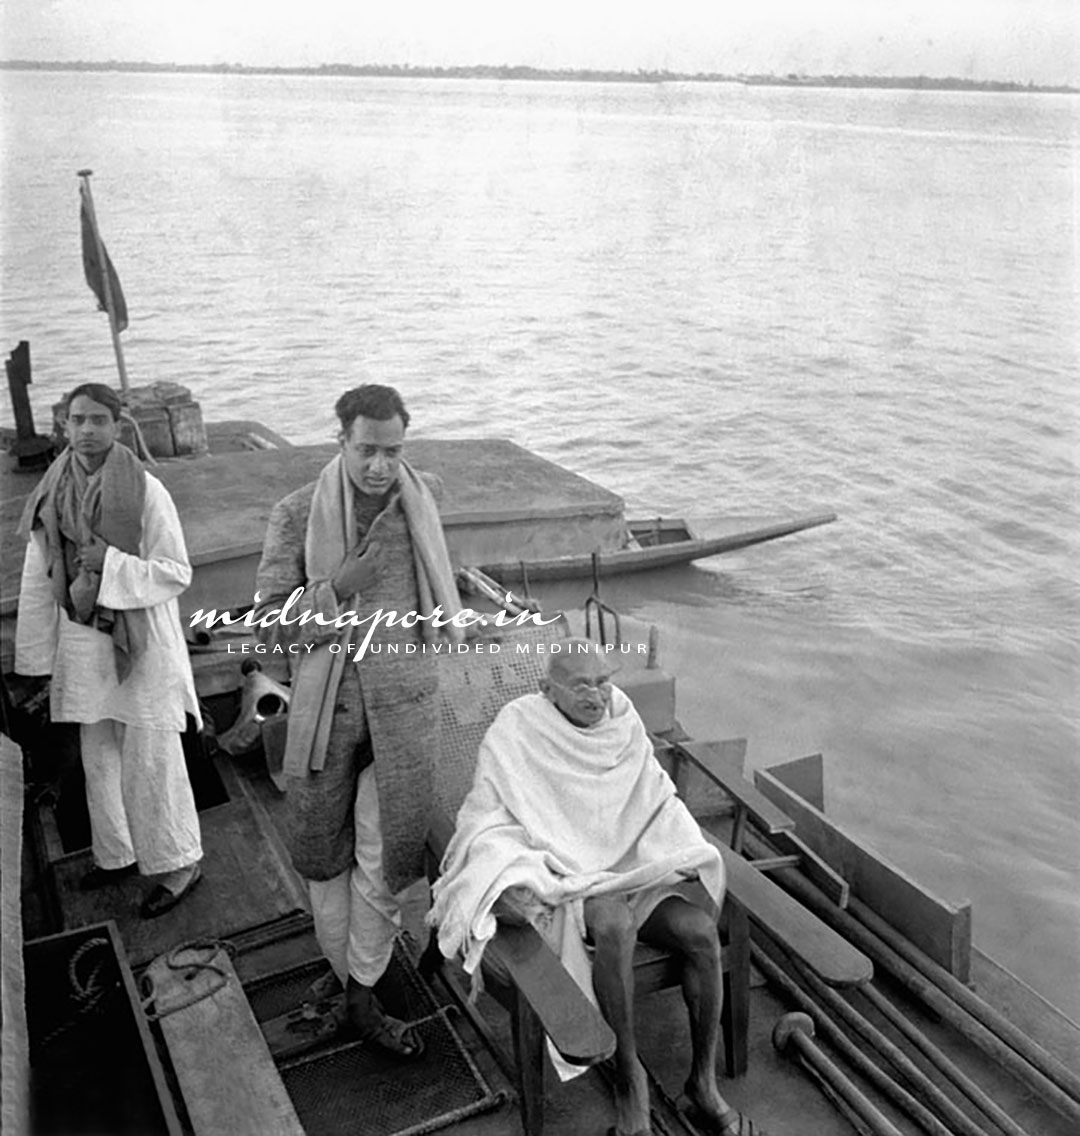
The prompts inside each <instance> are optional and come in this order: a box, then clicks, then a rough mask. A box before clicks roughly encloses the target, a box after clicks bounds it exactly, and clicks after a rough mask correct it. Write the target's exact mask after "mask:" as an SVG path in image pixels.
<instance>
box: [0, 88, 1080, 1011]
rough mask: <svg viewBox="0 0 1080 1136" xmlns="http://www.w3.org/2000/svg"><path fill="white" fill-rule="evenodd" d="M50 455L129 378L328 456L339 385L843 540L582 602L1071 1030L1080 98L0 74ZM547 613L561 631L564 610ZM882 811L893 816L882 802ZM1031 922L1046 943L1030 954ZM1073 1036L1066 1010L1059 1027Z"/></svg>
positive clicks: (756, 556)
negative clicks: (813, 787) (98, 253)
mask: <svg viewBox="0 0 1080 1136" xmlns="http://www.w3.org/2000/svg"><path fill="white" fill-rule="evenodd" d="M0 93H2V107H0V112H2V114H3V119H4V123H5V131H6V135H7V138H6V143H5V145H6V151H5V157H6V163H5V167H4V206H5V208H4V210H3V216H2V218H0V225H2V230H0V232H2V238H3V239H2V243H0V258H2V259H0V265H2V273H3V277H2V279H3V288H4V310H3V314H2V316H0V328H2V330H3V333H4V339H5V341H6V342H7V343H9V344H10V345H14V343H15V342H16V341H17V340H18V339H29V340H30V341H31V344H32V351H33V361H34V375H35V382H34V387H33V388H32V393H33V396H34V399H33V400H34V406H35V413H36V415H37V418H38V421H39V423H43V422H44V421H46V420H47V407H48V405H49V403H50V402H51V401H52V400H53V399H54V398H55V397H57V396H58V395H59V394H61V393H62V392H63V391H64V390H65V389H66V388H69V387H70V386H71V385H73V384H74V383H75V382H76V381H81V380H84V379H87V378H95V379H103V380H105V381H110V380H111V378H112V373H113V372H112V362H111V352H110V344H109V338H108V334H107V330H106V325H105V323H104V319H103V317H101V316H99V315H97V314H96V313H94V312H93V302H92V299H91V297H90V295H89V292H88V291H87V290H86V288H85V286H84V284H83V282H82V278H81V267H80V264H79V259H78V243H77V233H78V230H77V223H76V222H77V217H76V179H75V177H74V173H75V170H76V169H77V168H79V167H82V166H90V167H92V168H94V169H95V170H96V176H95V179H94V187H95V193H96V200H97V205H98V212H99V217H100V220H101V224H102V227H103V231H104V235H105V238H106V240H107V242H108V244H109V247H110V250H111V252H112V254H113V258H114V260H115V261H116V263H117V266H118V268H119V271H120V275H121V279H122V281H123V284H124V288H125V292H126V295H127V298H128V302H129V307H130V309H131V315H132V325H131V328H130V330H129V331H128V332H127V333H126V334H125V336H124V341H125V345H126V350H127V358H128V364H129V368H130V371H131V374H132V378H133V381H134V382H148V381H152V380H155V379H171V380H175V381H179V382H182V383H184V384H186V385H188V386H189V387H191V388H192V390H193V391H194V392H195V394H196V396H197V397H198V398H200V400H201V401H202V403H203V406H204V409H205V410H206V411H207V412H208V415H209V416H212V417H219V418H220V417H257V418H261V419H263V420H264V421H266V422H267V423H268V424H270V425H271V426H274V427H276V428H277V429H279V430H281V431H282V432H284V433H286V434H287V435H289V436H290V437H292V438H294V439H295V440H297V441H322V440H327V439H329V438H330V437H331V436H332V432H333V423H332V409H331V408H332V402H333V399H334V397H336V394H337V393H339V391H340V390H341V389H343V388H344V387H345V386H346V385H351V384H353V383H354V382H356V381H360V380H361V379H362V378H364V377H371V378H377V379H381V380H385V381H388V382H392V383H394V384H396V385H398V386H400V387H401V388H402V389H403V391H404V393H405V395H406V398H407V399H408V400H409V401H410V403H411V404H412V406H413V408H414V411H415V427H414V429H415V432H417V433H423V434H438V435H442V436H454V437H469V436H477V435H503V436H509V437H512V438H514V439H515V440H517V441H519V442H521V443H523V444H525V445H527V446H529V447H530V448H532V449H534V450H537V451H539V452H541V453H543V454H545V455H546V456H548V457H550V458H552V459H554V460H557V461H560V462H562V463H564V464H565V465H567V466H569V467H571V468H573V469H575V470H577V471H578V472H580V473H582V474H584V475H586V476H589V477H592V478H594V479H596V480H597V481H600V482H602V483H603V484H604V485H606V486H608V487H610V488H615V489H617V490H618V491H620V492H621V493H623V494H624V495H625V496H626V498H627V500H628V502H629V503H630V505H631V508H632V509H633V510H634V511H643V512H649V513H651V512H683V513H688V514H692V515H693V516H694V517H695V518H697V519H699V520H700V522H701V527H702V528H703V529H704V528H707V523H708V520H709V518H710V517H711V516H713V517H714V516H718V515H721V514H724V513H732V512H734V513H765V512H770V511H780V510H796V509H810V508H817V507H824V508H833V509H835V510H836V511H837V512H839V513H840V514H841V517H842V521H841V523H840V524H837V525H834V526H831V527H829V528H826V529H821V530H815V532H814V533H812V534H807V535H805V536H803V537H800V538H795V539H794V540H790V541H787V542H780V543H778V544H776V545H772V546H769V547H768V548H767V549H759V550H756V551H751V552H747V553H743V554H740V555H737V556H732V557H727V558H724V559H721V560H718V561H714V562H712V563H711V564H708V565H706V566H705V567H704V568H697V569H693V570H686V571H682V572H676V573H669V574H666V575H665V576H664V577H663V578H661V579H660V580H655V579H654V580H652V581H650V582H648V583H646V584H642V583H641V582H624V583H623V584H620V585H617V586H613V588H612V598H614V599H617V601H618V602H619V603H620V605H621V606H623V607H624V608H626V610H628V611H630V612H632V613H633V614H635V615H637V616H639V617H640V618H643V619H649V620H659V621H661V622H662V623H663V625H664V627H665V643H666V652H667V658H668V659H669V661H670V662H671V663H672V665H673V666H676V667H677V668H678V669H679V673H680V674H682V675H687V676H689V675H706V676H708V679H706V680H705V681H693V680H690V679H689V677H687V678H685V679H683V680H682V682H681V685H680V695H681V705H682V706H683V707H684V712H685V714H686V717H687V720H688V721H689V722H690V723H691V725H693V726H694V727H695V728H697V729H701V730H703V731H707V730H713V731H717V732H721V731H728V732H746V733H748V734H749V736H750V738H751V746H752V749H751V752H752V755H753V760H754V761H755V762H756V763H764V762H767V761H768V760H773V759H779V758H782V757H784V756H793V755H795V754H796V753H798V752H810V751H811V750H825V752H826V753H827V754H828V757H829V762H830V765H829V778H830V784H831V785H833V787H834V793H833V801H834V803H835V804H834V806H831V807H834V808H835V811H836V812H837V813H838V814H839V815H841V816H842V817H843V819H844V820H845V821H846V822H848V823H850V824H851V825H852V826H853V827H855V828H856V829H858V830H859V831H861V832H863V833H864V834H867V833H869V834H872V835H873V837H874V839H875V840H876V841H877V842H878V843H879V844H880V846H881V847H882V848H883V849H884V850H885V851H887V852H888V853H889V854H890V855H892V856H894V857H895V858H896V859H898V860H900V862H901V863H903V864H904V866H905V867H907V868H908V869H909V870H912V871H914V872H915V874H916V875H918V876H919V877H920V878H922V879H925V880H929V881H930V882H931V883H933V884H934V885H935V886H937V887H939V888H940V890H942V891H943V892H944V893H945V894H947V895H949V896H950V897H951V898H953V899H960V898H963V897H964V895H965V894H966V895H970V896H972V897H973V898H974V899H975V901H976V903H975V912H976V936H977V939H978V941H979V942H981V943H984V944H988V945H989V946H990V947H991V948H992V949H994V950H995V952H996V953H1000V954H1002V955H1003V956H1004V957H1005V958H1006V961H1008V962H1009V963H1011V964H1012V965H1013V966H1014V967H1016V968H1017V969H1019V970H1021V972H1022V973H1023V974H1024V975H1025V977H1027V978H1028V979H1029V981H1032V982H1033V983H1034V984H1036V985H1037V986H1040V987H1041V988H1042V989H1044V990H1046V991H1047V992H1048V993H1050V994H1051V995H1052V996H1055V997H1056V998H1057V999H1058V1000H1059V1001H1062V1000H1063V999H1062V998H1061V990H1062V988H1063V986H1064V985H1065V984H1064V983H1063V982H1062V981H1061V979H1062V978H1063V976H1066V975H1068V974H1069V973H1070V971H1071V969H1072V968H1073V966H1074V963H1075V960H1076V950H1075V948H1076V943H1077V941H1078V935H1080V927H1078V919H1077V904H1076V899H1075V882H1076V869H1077V866H1078V861H1080V849H1078V846H1077V841H1076V837H1075V835H1074V817H1075V815H1076V807H1077V804H1078V800H1077V796H1078V793H1077V760H1076V756H1077V747H1076V720H1075V716H1074V706H1075V695H1076V685H1077V684H1076V674H1077V670H1076V649H1077V645H1076V631H1077V623H1078V620H1077V588H1076V584H1077V581H1076V572H1075V564H1076V562H1077V553H1078V548H1077V543H1078V537H1077V533H1078V531H1080V530H1078V526H1077V511H1078V510H1077V471H1076V454H1077V450H1076V440H1077V432H1076V421H1075V415H1076V398H1075V394H1074V390H1075V382H1076V344H1077V337H1076V336H1077V317H1076V313H1077V310H1078V308H1077V299H1078V297H1077V279H1078V276H1077V272H1076V264H1075V261H1074V250H1075V248H1076V244H1075V233H1074V230H1073V223H1074V221H1073V218H1074V212H1073V210H1074V201H1073V194H1074V189H1073V186H1074V164H1073V163H1074V159H1075V140H1076V122H1077V118H1076V113H1075V106H1076V103H1075V101H1073V100H1070V99H1068V98H1065V97H1051V96H1037V97H1036V96H1022V95H971V94H967V95H965V94H946V93H940V92H939V93H927V92H923V93H904V92H875V91H791V90H784V89H772V90H770V89H768V88H743V87H737V86H719V85H716V86H697V85H681V84H665V85H659V86H645V85H600V84H584V85H575V84H543V83H535V84H526V83H521V84H505V85H500V84H497V83H484V82H462V83H454V82H445V83H438V82H422V81H418V82H411V81H410V82H399V81H380V80H371V81H365V80H339V79H315V78H260V77H232V78H228V77H211V76H132V75H128V76H117V75H104V74H101V75H90V74H87V75H78V74H65V75H44V74H16V73H3V74H0ZM570 598H571V599H573V600H574V601H575V602H579V601H580V597H578V596H572V597H570ZM885 803H887V806H886V805H885ZM1032 927H1039V928H1040V931H1039V939H1038V941H1037V942H1036V941H1033V940H1032V938H1031V936H1032V934H1033V932H1032ZM1077 1006H1078V1003H1077V1002H1076V1001H1075V1000H1073V1002H1072V1004H1071V1007H1070V1008H1074V1009H1075V1008H1076V1007H1077Z"/></svg>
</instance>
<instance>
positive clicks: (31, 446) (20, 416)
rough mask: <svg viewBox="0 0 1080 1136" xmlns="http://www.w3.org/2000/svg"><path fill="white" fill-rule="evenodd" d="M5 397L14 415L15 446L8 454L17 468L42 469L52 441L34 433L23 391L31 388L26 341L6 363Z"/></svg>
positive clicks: (28, 346) (26, 396)
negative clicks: (13, 459) (16, 463)
mask: <svg viewBox="0 0 1080 1136" xmlns="http://www.w3.org/2000/svg"><path fill="white" fill-rule="evenodd" d="M6 368H7V380H8V393H9V395H10V396H11V408H12V410H13V411H14V412H15V443H14V445H13V446H12V447H11V452H12V453H13V454H14V455H15V457H16V460H17V461H18V464H19V465H20V466H34V465H44V464H46V463H47V461H48V459H49V456H50V454H51V452H52V448H53V443H52V439H51V438H45V437H42V436H41V435H39V434H38V433H37V432H36V431H35V430H34V412H33V410H32V409H31V407H30V396H29V394H27V392H26V388H27V387H28V386H29V385H30V382H31V379H30V344H29V343H27V341H26V340H25V339H22V340H20V341H19V345H18V346H17V347H16V348H15V350H14V351H12V353H11V355H10V356H9V357H8V359H7V361H6Z"/></svg>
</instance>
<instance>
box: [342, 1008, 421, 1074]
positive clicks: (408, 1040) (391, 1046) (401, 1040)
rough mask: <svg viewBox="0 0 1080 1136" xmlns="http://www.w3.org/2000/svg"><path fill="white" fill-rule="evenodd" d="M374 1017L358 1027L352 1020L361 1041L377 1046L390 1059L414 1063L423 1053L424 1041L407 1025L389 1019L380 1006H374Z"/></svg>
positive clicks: (406, 1023) (394, 1019)
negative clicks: (397, 1058)
mask: <svg viewBox="0 0 1080 1136" xmlns="http://www.w3.org/2000/svg"><path fill="white" fill-rule="evenodd" d="M373 1008H374V1010H375V1015H373V1016H372V1017H371V1018H370V1019H369V1020H368V1021H367V1022H365V1023H364V1024H363V1025H360V1024H359V1023H357V1022H356V1021H355V1018H354V1019H353V1020H352V1025H353V1028H354V1029H355V1030H356V1032H357V1034H358V1035H359V1037H360V1040H361V1041H364V1042H370V1043H371V1044H372V1045H377V1046H378V1047H379V1048H380V1049H381V1050H383V1051H384V1052H385V1053H389V1054H390V1055H391V1056H392V1057H400V1058H403V1059H404V1060H406V1061H415V1060H416V1059H417V1058H418V1057H421V1056H423V1053H424V1039H423V1038H422V1037H421V1036H420V1035H419V1034H418V1033H417V1032H416V1030H415V1029H414V1028H413V1027H412V1026H411V1025H410V1024H409V1023H408V1022H402V1021H399V1020H398V1019H397V1018H391V1017H390V1016H389V1015H387V1014H385V1013H383V1010H382V1007H381V1006H377V1005H376V1006H374V1007H373Z"/></svg>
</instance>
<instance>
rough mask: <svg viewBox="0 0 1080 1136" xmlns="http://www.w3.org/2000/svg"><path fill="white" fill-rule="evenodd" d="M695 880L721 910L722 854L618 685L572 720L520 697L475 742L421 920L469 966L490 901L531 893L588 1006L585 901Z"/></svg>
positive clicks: (487, 933) (477, 952)
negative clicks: (604, 705) (592, 718)
mask: <svg viewBox="0 0 1080 1136" xmlns="http://www.w3.org/2000/svg"><path fill="white" fill-rule="evenodd" d="M693 876H697V877H698V878H699V879H700V880H701V882H702V884H703V885H704V887H705V889H706V891H707V892H708V893H709V895H710V897H711V898H712V900H713V902H714V903H715V904H716V905H717V907H718V908H719V906H720V904H721V903H722V901H723V892H724V866H723V861H722V859H721V858H720V854H719V853H718V852H717V850H716V849H715V848H713V847H712V845H710V844H709V843H708V842H707V841H706V840H705V839H704V837H703V836H702V834H701V830H700V828H699V827H698V824H697V822H696V821H695V820H694V818H693V817H692V816H691V815H690V813H689V811H688V810H687V808H686V806H685V805H684V804H683V803H682V801H681V800H679V798H678V797H677V796H676V794H675V786H674V784H673V783H672V781H671V778H670V777H668V775H667V774H666V773H665V772H664V770H663V769H662V768H661V767H660V764H659V762H658V761H657V760H656V758H655V755H654V754H653V748H652V744H651V742H650V741H649V738H648V734H647V733H646V731H645V726H644V724H643V723H642V721H641V719H640V717H639V716H638V713H637V711H636V710H635V709H634V706H633V704H632V703H631V701H630V699H629V698H628V697H627V696H626V695H625V694H624V693H623V692H622V691H621V690H618V689H617V688H616V689H615V690H614V691H613V693H612V701H611V712H610V714H609V715H607V716H605V717H604V718H603V719H602V720H601V721H600V722H599V723H598V724H597V725H595V726H592V727H579V726H575V725H573V724H572V723H571V722H569V721H568V720H567V719H566V718H565V717H564V716H563V715H562V714H561V713H560V712H559V711H558V709H556V707H555V706H554V705H553V704H552V703H551V702H549V701H548V699H547V698H546V697H545V696H544V695H542V694H528V695H525V696H524V697H523V698H518V699H516V700H515V701H513V702H510V703H508V704H507V705H506V706H504V707H503V709H502V710H501V711H500V712H499V715H498V716H497V717H496V719H495V721H494V722H493V723H492V724H491V727H490V729H489V730H488V732H487V734H486V735H485V736H484V740H483V742H482V743H481V745H480V753H479V756H478V758H477V764H476V773H475V777H474V781H473V786H472V789H471V790H470V792H469V794H468V796H467V797H466V798H465V801H464V802H463V804H462V806H461V809H460V811H459V812H458V817H457V826H456V829H455V832H454V836H453V838H452V839H451V841H450V844H449V846H448V847H447V850H446V854H445V856H444V858H443V864H442V875H441V876H440V878H439V879H438V880H437V881H436V883H435V885H434V888H433V889H432V896H433V903H432V909H431V912H430V913H429V915H428V922H429V923H431V924H432V925H437V926H438V928H439V947H440V949H441V951H442V953H443V954H444V955H445V956H446V957H447V958H450V957H453V956H454V955H455V954H456V953H458V952H459V951H460V952H461V953H462V954H463V956H464V966H465V970H466V971H467V972H468V973H473V972H475V971H476V968H477V967H478V965H479V963H480V960H481V957H482V955H483V952H484V948H485V947H486V945H487V943H488V942H489V941H490V940H491V938H492V936H493V935H494V934H495V930H496V920H495V916H494V914H493V913H492V907H493V906H494V904H495V901H496V900H497V899H498V897H499V896H500V895H501V894H502V892H503V891H505V890H506V889H507V888H509V887H513V886H519V885H520V886H524V887H527V888H530V889H531V890H532V891H533V892H535V893H536V895H537V896H538V897H539V898H540V899H541V900H542V901H544V903H546V904H549V905H551V906H552V907H554V908H556V909H557V910H556V912H555V918H553V919H552V920H550V921H546V925H545V921H543V920H541V921H539V922H538V923H537V926H538V930H540V931H541V933H543V934H544V936H545V938H546V939H547V940H548V942H549V943H550V944H551V945H552V947H553V949H554V950H556V951H557V953H559V955H560V957H561V958H562V961H563V963H564V965H565V966H566V967H567V969H568V970H569V971H570V973H571V974H572V975H573V976H574V978H575V980H576V981H577V982H578V984H579V985H580V986H581V987H582V989H583V990H584V991H585V993H586V995H587V996H588V997H590V998H591V999H592V1000H593V1001H595V997H594V995H593V991H592V977H591V974H592V967H591V962H590V960H589V957H588V952H587V951H586V949H585V946H584V934H585V927H584V920H583V916H582V911H583V904H584V901H585V900H586V899H588V898H589V897H591V896H598V895H612V894H626V893H634V892H638V891H641V890H642V889H647V888H658V887H660V886H661V885H666V884H675V883H678V882H679V881H681V880H684V879H686V878H688V877H693ZM661 897H662V893H661Z"/></svg>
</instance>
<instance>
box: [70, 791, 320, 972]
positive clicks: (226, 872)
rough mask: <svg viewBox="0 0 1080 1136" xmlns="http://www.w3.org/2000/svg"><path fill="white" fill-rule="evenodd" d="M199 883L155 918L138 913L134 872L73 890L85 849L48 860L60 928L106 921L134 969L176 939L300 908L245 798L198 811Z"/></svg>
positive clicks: (84, 866)
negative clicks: (110, 922)
mask: <svg viewBox="0 0 1080 1136" xmlns="http://www.w3.org/2000/svg"><path fill="white" fill-rule="evenodd" d="M199 823H200V825H201V827H202V839H203V854H204V855H203V877H204V878H203V880H202V882H201V883H200V884H199V886H198V887H197V888H196V889H195V890H194V891H193V892H192V893H191V895H190V896H189V897H188V898H186V899H185V900H184V902H183V903H181V904H180V905H179V906H177V907H176V908H174V909H173V910H172V911H170V912H168V913H167V914H166V915H163V916H161V917H160V918H158V919H151V920H145V919H140V917H139V904H140V902H141V901H142V897H143V895H144V894H145V893H146V891H147V889H148V886H149V884H148V882H147V881H146V880H144V879H140V878H138V877H134V878H129V879H127V880H125V881H123V882H122V883H119V884H115V885H113V886H111V887H109V888H103V889H102V890H100V891H96V892H83V891H80V890H79V886H78V885H79V880H80V879H81V878H82V876H83V874H84V873H85V872H86V871H87V870H88V869H89V867H90V864H91V855H90V851H89V849H86V850H84V851H81V852H74V853H71V854H70V855H68V856H65V857H63V858H62V859H60V860H58V861H56V862H55V863H54V864H53V868H52V870H53V873H54V877H55V879H56V884H57V890H58V892H59V894H60V902H61V906H62V909H63V912H64V926H65V929H71V928H74V927H82V926H85V925H87V924H90V923H98V922H100V921H101V920H102V919H113V920H115V921H116V925H117V927H118V928H119V930H120V934H121V935H122V937H123V940H124V945H125V946H126V947H127V951H128V957H129V959H130V961H131V965H132V967H133V968H138V967H140V966H143V965H145V964H146V963H148V962H149V961H150V960H151V959H152V958H154V957H155V956H156V955H159V954H161V953H162V952H163V951H165V950H168V949H169V948H170V947H173V946H175V945H176V944H177V943H179V942H184V941H188V940H191V939H197V938H203V937H208V938H226V937H228V936H229V935H231V934H234V933H235V932H238V931H242V930H244V929H245V928H248V927H255V926H258V925H260V924H264V923H271V922H273V921H274V920H278V919H283V918H285V917H287V916H289V915H292V914H294V913H296V912H297V911H298V910H301V908H300V904H299V903H298V896H297V892H296V890H295V886H294V884H293V881H292V879H291V876H290V874H289V872H287V871H286V869H285V865H283V864H282V862H281V859H280V856H279V855H278V853H277V850H276V848H274V846H273V845H271V844H270V843H269V842H268V841H267V840H266V838H265V837H264V835H263V833H262V829H261V827H260V825H259V823H258V820H257V818H256V816H255V814H254V812H253V810H252V808H251V806H250V805H249V804H248V802H247V801H246V800H243V799H241V800H231V801H228V802H227V803H226V804H223V805H215V806H214V807H213V808H210V809H205V810H204V811H203V812H201V813H200V814H199Z"/></svg>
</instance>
